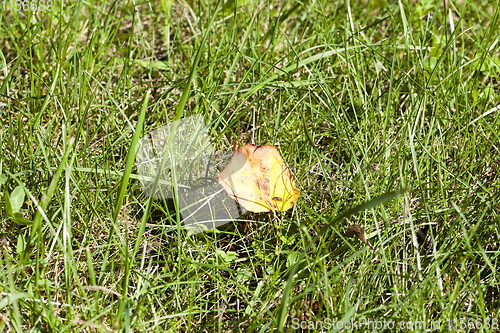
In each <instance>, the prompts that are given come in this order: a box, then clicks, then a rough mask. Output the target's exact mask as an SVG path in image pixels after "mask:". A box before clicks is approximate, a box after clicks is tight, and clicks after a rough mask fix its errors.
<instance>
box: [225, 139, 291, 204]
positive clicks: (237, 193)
mask: <svg viewBox="0 0 500 333" xmlns="http://www.w3.org/2000/svg"><path fill="white" fill-rule="evenodd" d="M219 184H221V185H222V187H224V189H225V190H226V192H227V193H228V194H229V196H230V197H232V198H233V199H235V200H236V201H237V202H238V203H239V204H240V205H241V206H243V208H245V209H246V210H249V211H252V212H256V213H259V212H268V211H270V210H273V211H276V210H277V211H285V210H287V209H290V208H291V207H292V206H293V204H294V202H295V201H297V199H298V198H299V193H300V191H299V189H298V188H297V187H295V180H294V178H293V174H292V172H291V171H290V169H289V168H288V167H287V166H286V165H285V163H284V162H283V159H282V158H281V156H280V154H279V152H278V150H277V149H276V147H274V146H271V145H264V146H255V145H245V146H243V147H240V149H238V151H236V152H234V155H233V157H232V158H231V160H230V161H229V163H228V165H227V166H226V168H225V169H224V170H223V171H222V172H221V173H220V175H219Z"/></svg>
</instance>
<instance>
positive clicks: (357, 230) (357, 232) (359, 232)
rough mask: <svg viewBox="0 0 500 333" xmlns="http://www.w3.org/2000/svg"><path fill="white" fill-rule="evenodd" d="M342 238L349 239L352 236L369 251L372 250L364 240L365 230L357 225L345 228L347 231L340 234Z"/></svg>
mask: <svg viewBox="0 0 500 333" xmlns="http://www.w3.org/2000/svg"><path fill="white" fill-rule="evenodd" d="M342 236H344V237H349V238H350V237H352V236H356V237H358V239H359V240H360V241H361V242H362V243H364V244H365V245H366V246H368V247H369V248H370V249H373V246H372V245H371V244H370V242H369V241H367V240H366V238H365V229H363V228H361V227H360V226H359V225H357V224H352V225H350V226H347V230H346V232H344V233H343V234H342Z"/></svg>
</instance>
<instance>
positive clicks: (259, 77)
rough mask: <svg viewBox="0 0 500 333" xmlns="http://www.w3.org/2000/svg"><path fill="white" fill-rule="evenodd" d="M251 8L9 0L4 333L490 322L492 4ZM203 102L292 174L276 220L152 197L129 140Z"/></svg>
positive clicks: (217, 139) (223, 141)
mask: <svg viewBox="0 0 500 333" xmlns="http://www.w3.org/2000/svg"><path fill="white" fill-rule="evenodd" d="M241 3H242V1H240V4H238V5H236V6H235V4H234V3H232V2H231V1H229V2H227V3H225V4H223V3H220V4H218V3H214V2H210V3H209V2H189V1H188V2H173V1H172V2H170V1H168V0H164V1H160V2H140V1H139V2H138V1H135V2H134V1H123V2H102V1H94V0H91V1H77V2H76V1H75V2H66V1H62V2H61V1H56V2H54V3H53V8H52V11H45V12H40V11H36V12H35V11H31V10H30V11H22V10H21V11H17V10H15V8H14V9H13V8H12V7H11V6H10V4H6V7H5V10H4V7H3V4H2V8H1V11H0V40H1V41H2V43H1V49H0V78H1V79H0V121H1V123H2V126H1V127H0V145H1V146H0V175H1V176H0V183H2V184H1V188H0V192H2V193H0V194H1V198H2V200H1V201H0V202H1V203H0V207H1V229H0V233H1V235H0V238H1V247H2V248H1V250H0V252H1V255H0V331H16V332H17V331H19V332H20V331H23V330H27V329H32V330H31V332H52V331H56V332H69V331H71V332H73V331H74V332H80V331H83V332H107V331H134V332H135V331H137V332H139V331H141V332H163V331H170V332H178V331H189V332H216V331H217V332H232V331H234V332H269V331H287V332H288V331H294V329H295V328H297V326H298V324H297V323H301V322H304V323H302V324H303V325H305V326H308V325H316V327H319V326H318V325H319V323H326V322H327V320H330V321H332V322H337V321H340V320H343V321H351V323H357V324H358V328H357V329H356V328H354V329H353V330H354V331H365V330H367V329H369V328H373V325H376V323H377V322H379V323H380V322H383V321H384V320H385V321H386V322H390V321H393V322H395V323H396V325H400V324H401V323H408V322H410V321H411V322H413V323H414V322H416V321H417V322H423V323H425V325H426V328H427V331H439V329H433V328H432V326H431V325H436V324H440V325H441V328H440V329H441V330H443V331H447V330H448V328H449V327H448V324H449V323H452V324H453V323H456V325H457V326H458V328H460V327H462V328H463V327H464V326H463V325H464V323H467V324H471V323H472V324H474V325H477V324H480V323H483V324H484V323H485V322H486V321H487V320H489V323H490V325H491V323H492V322H494V323H498V321H499V320H500V319H499V316H500V314H499V307H500V296H499V293H500V282H499V281H500V276H499V266H500V260H499V256H500V249H499V237H500V228H499V225H500V224H499V213H498V212H499V211H500V210H499V193H500V190H499V189H500V184H499V180H500V179H499V165H500V163H499V161H500V151H499V149H500V140H499V138H500V117H499V116H498V115H499V113H500V93H499V82H500V40H499V36H498V26H499V24H500V11H499V9H500V8H499V6H498V4H495V5H493V4H492V5H486V2H481V1H472V2H471V1H432V0H427V1H424V2H411V3H410V2H408V1H401V2H396V1H393V2H386V1H366V2H362V1H352V2H350V1H346V2H342V1H333V2H332V1H323V0H322V1H319V2H318V1H316V2H314V1H312V2H310V1H306V2H297V1H287V2H265V1H263V2H261V3H258V2H257V1H254V0H252V1H250V0H247V1H245V2H244V3H243V4H241ZM142 111H143V113H142ZM200 113H201V114H203V115H204V117H205V120H206V121H207V123H208V124H210V136H211V140H212V142H213V144H214V145H215V146H216V147H217V149H221V150H230V149H231V147H232V145H233V142H235V141H236V142H237V143H238V144H239V145H242V144H246V143H254V144H262V143H267V144H273V145H275V146H277V147H278V150H279V151H280V152H281V154H282V156H283V158H284V160H285V161H286V162H287V164H288V165H289V166H290V167H291V169H292V170H293V172H294V174H295V176H296V178H297V180H298V184H299V187H300V190H301V195H300V198H299V200H298V202H297V204H296V205H295V206H294V207H293V209H291V210H289V211H286V212H284V213H279V214H278V217H279V219H280V220H281V225H280V226H279V229H280V230H279V235H278V234H277V233H276V230H275V226H274V217H273V214H271V213H259V214H255V213H247V214H246V215H244V216H243V217H242V219H245V220H247V222H233V223H228V224H226V225H224V226H222V227H220V228H219V229H217V230H215V231H210V232H206V233H202V234H198V235H194V236H193V235H191V236H189V235H187V234H186V232H185V231H184V230H182V229H180V228H178V227H177V222H176V221H177V219H178V214H177V216H176V214H175V212H174V213H172V206H171V205H170V204H169V203H168V202H166V201H165V200H161V199H150V198H148V197H147V196H146V194H145V193H144V192H143V191H142V189H141V185H140V182H139V180H138V177H137V169H136V166H135V165H134V163H133V162H134V151H135V149H134V146H135V144H136V142H137V139H138V138H139V136H140V135H141V133H148V132H150V131H152V130H154V129H155V128H158V127H160V126H162V125H165V124H167V123H169V122H170V121H171V120H173V119H180V118H182V117H186V116H190V115H194V114H200ZM134 135H135V136H134ZM73 140H74V141H73ZM403 188H407V189H408V190H407V191H406V192H404V193H399V194H400V195H389V197H388V196H387V195H385V194H386V193H391V192H394V191H396V190H398V189H403ZM375 198H379V199H377V200H373V201H371V200H372V199H375ZM389 199H390V200H389ZM359 205H363V206H361V207H360V206H359ZM355 207H357V208H355ZM353 208H355V209H354V211H352V210H351V209H353ZM350 224H357V225H359V226H361V227H362V228H364V229H365V231H366V237H367V238H368V239H369V242H370V243H371V244H372V245H373V250H371V249H369V248H368V247H367V246H365V244H363V243H362V242H360V241H359V240H357V239H356V238H346V237H344V235H343V233H344V232H345V230H346V227H347V226H348V225H350ZM276 244H278V250H277V251H276V249H275V247H276ZM276 252H277V253H276ZM367 321H372V322H373V324H372V327H369V326H363V327H359V325H360V324H361V323H367ZM461 321H462V322H461ZM419 325H420V324H419ZM499 326H500V324H498V326H497V327H499ZM310 327H311V326H310ZM396 327H399V326H396ZM469 327H471V326H469ZM434 328H436V327H435V326H434ZM407 330H408V331H411V330H410V329H407ZM490 330H491V327H490V329H486V330H485V331H490ZM298 331H315V330H314V329H299V330H298ZM323 331H328V329H326V328H323ZM417 331H424V329H423V328H421V327H419V328H417Z"/></svg>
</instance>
